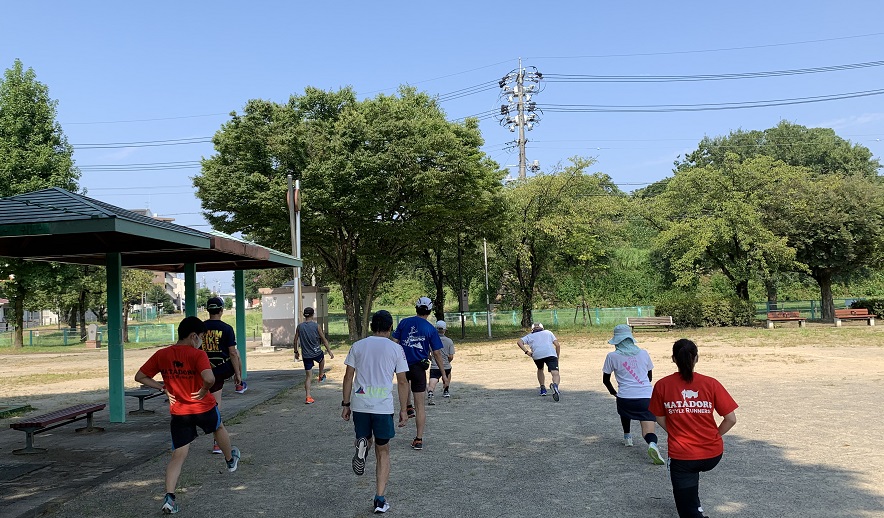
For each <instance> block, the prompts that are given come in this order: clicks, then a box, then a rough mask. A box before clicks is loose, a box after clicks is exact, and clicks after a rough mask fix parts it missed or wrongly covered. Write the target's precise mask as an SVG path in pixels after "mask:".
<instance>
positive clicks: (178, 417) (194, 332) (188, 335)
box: [135, 317, 240, 514]
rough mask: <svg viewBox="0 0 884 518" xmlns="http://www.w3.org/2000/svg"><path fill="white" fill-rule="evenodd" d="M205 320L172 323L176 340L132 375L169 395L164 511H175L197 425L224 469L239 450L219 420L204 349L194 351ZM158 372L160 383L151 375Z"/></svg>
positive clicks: (232, 468)
mask: <svg viewBox="0 0 884 518" xmlns="http://www.w3.org/2000/svg"><path fill="white" fill-rule="evenodd" d="M205 334H206V325H205V324H204V323H203V321H202V320H200V319H199V318H197V317H187V318H185V319H184V320H182V321H181V323H180V324H179V325H178V342H177V343H176V344H174V345H170V346H169V347H164V348H163V349H160V350H159V351H157V352H155V353H154V354H153V356H151V357H150V359H149V360H147V362H145V364H144V365H142V366H141V368H140V369H138V372H137V373H136V374H135V381H137V382H139V383H141V384H143V385H146V386H148V387H153V388H155V389H158V390H164V391H165V392H166V395H167V396H168V397H169V413H170V414H171V415H172V421H171V431H172V460H170V461H169V465H168V466H167V467H166V496H165V499H164V501H163V508H162V511H163V513H164V514H174V513H177V512H178V504H176V503H175V487H176V486H177V485H178V477H179V476H180V475H181V467H182V466H183V465H184V459H186V458H187V452H188V451H189V449H190V443H191V442H192V441H193V440H194V439H196V437H197V427H199V428H202V430H203V432H204V433H206V434H210V433H211V434H213V435H214V436H215V441H217V442H218V445H219V446H220V447H221V450H222V452H223V453H224V458H225V459H226V460H227V470H228V471H230V472H233V471H236V468H237V466H238V464H239V457H240V453H239V449H238V448H236V447H231V446H230V436H229V435H228V434H227V430H226V429H225V428H224V424H223V423H221V414H220V413H219V412H218V406H217V404H216V403H215V398H214V397H213V396H212V394H211V393H209V389H210V388H211V387H212V385H214V383H215V376H214V374H212V365H211V364H210V363H209V358H208V357H207V356H206V353H205V352H204V351H202V350H200V345H202V342H203V336H204V335H205ZM158 373H159V374H161V375H162V377H163V383H160V382H158V381H156V380H154V379H153V378H154V376H156V375H157V374H158Z"/></svg>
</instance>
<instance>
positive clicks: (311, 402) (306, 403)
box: [304, 397, 316, 405]
mask: <svg viewBox="0 0 884 518" xmlns="http://www.w3.org/2000/svg"><path fill="white" fill-rule="evenodd" d="M313 403H316V400H315V399H313V398H312V397H308V398H307V399H306V400H305V401H304V404H305V405H312V404H313Z"/></svg>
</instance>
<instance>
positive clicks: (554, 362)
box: [534, 356, 559, 372]
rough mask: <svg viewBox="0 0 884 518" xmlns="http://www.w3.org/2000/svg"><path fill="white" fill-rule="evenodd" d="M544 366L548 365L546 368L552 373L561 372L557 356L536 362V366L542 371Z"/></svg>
mask: <svg viewBox="0 0 884 518" xmlns="http://www.w3.org/2000/svg"><path fill="white" fill-rule="evenodd" d="M544 364H546V368H547V369H549V371H550V372H552V371H557V370H559V358H558V357H557V356H547V357H546V358H541V359H539V360H534V365H537V368H538V369H542V368H543V365H544Z"/></svg>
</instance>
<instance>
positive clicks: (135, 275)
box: [123, 268, 153, 342]
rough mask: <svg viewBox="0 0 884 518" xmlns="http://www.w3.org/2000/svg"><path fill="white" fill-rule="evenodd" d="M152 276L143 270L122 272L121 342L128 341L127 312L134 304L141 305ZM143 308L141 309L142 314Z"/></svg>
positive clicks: (151, 284)
mask: <svg viewBox="0 0 884 518" xmlns="http://www.w3.org/2000/svg"><path fill="white" fill-rule="evenodd" d="M152 280H153V275H152V274H151V273H150V272H148V271H145V270H133V269H129V268H126V269H124V270H123V342H128V341H129V312H130V311H131V310H132V306H133V305H135V304H141V303H142V301H144V299H145V295H146V294H147V292H148V291H149V290H150V287H151V286H153V283H152ZM143 312H144V308H143V307H142V313H143Z"/></svg>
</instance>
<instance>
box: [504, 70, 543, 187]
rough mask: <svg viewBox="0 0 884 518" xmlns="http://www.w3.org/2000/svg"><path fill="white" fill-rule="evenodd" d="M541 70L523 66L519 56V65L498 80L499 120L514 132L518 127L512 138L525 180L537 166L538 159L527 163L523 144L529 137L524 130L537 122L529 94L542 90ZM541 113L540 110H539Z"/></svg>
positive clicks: (520, 176) (521, 174)
mask: <svg viewBox="0 0 884 518" xmlns="http://www.w3.org/2000/svg"><path fill="white" fill-rule="evenodd" d="M542 80H543V74H541V73H540V72H539V71H538V70H537V68H536V67H528V68H525V67H523V66H522V58H519V68H518V69H516V70H513V71H512V72H510V73H509V74H507V75H505V76H503V78H501V80H500V81H498V83H497V84H498V86H500V100H501V102H502V104H501V105H500V115H499V116H498V121H499V122H500V125H501V126H506V127H508V128H509V130H510V131H511V132H513V133H515V132H516V130H517V129H518V134H519V136H518V139H517V140H516V141H515V142H512V144H513V145H515V146H516V147H518V148H519V179H520V180H524V179H525V178H526V176H527V171H528V169H530V170H531V171H532V172H534V173H536V172H537V171H539V170H540V162H538V161H537V160H535V161H534V162H533V163H532V164H531V165H530V166H529V165H528V160H527V158H526V157H525V145H526V144H527V143H528V139H527V138H526V137H525V132H526V131H531V130H532V129H533V128H534V125H535V124H537V123H538V122H540V117H539V116H538V115H537V112H538V111H540V110H539V109H538V108H537V103H536V102H535V101H532V100H531V98H532V96H534V95H536V94H538V93H540V91H541V90H542V85H541V81H542ZM541 113H542V111H541Z"/></svg>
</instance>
